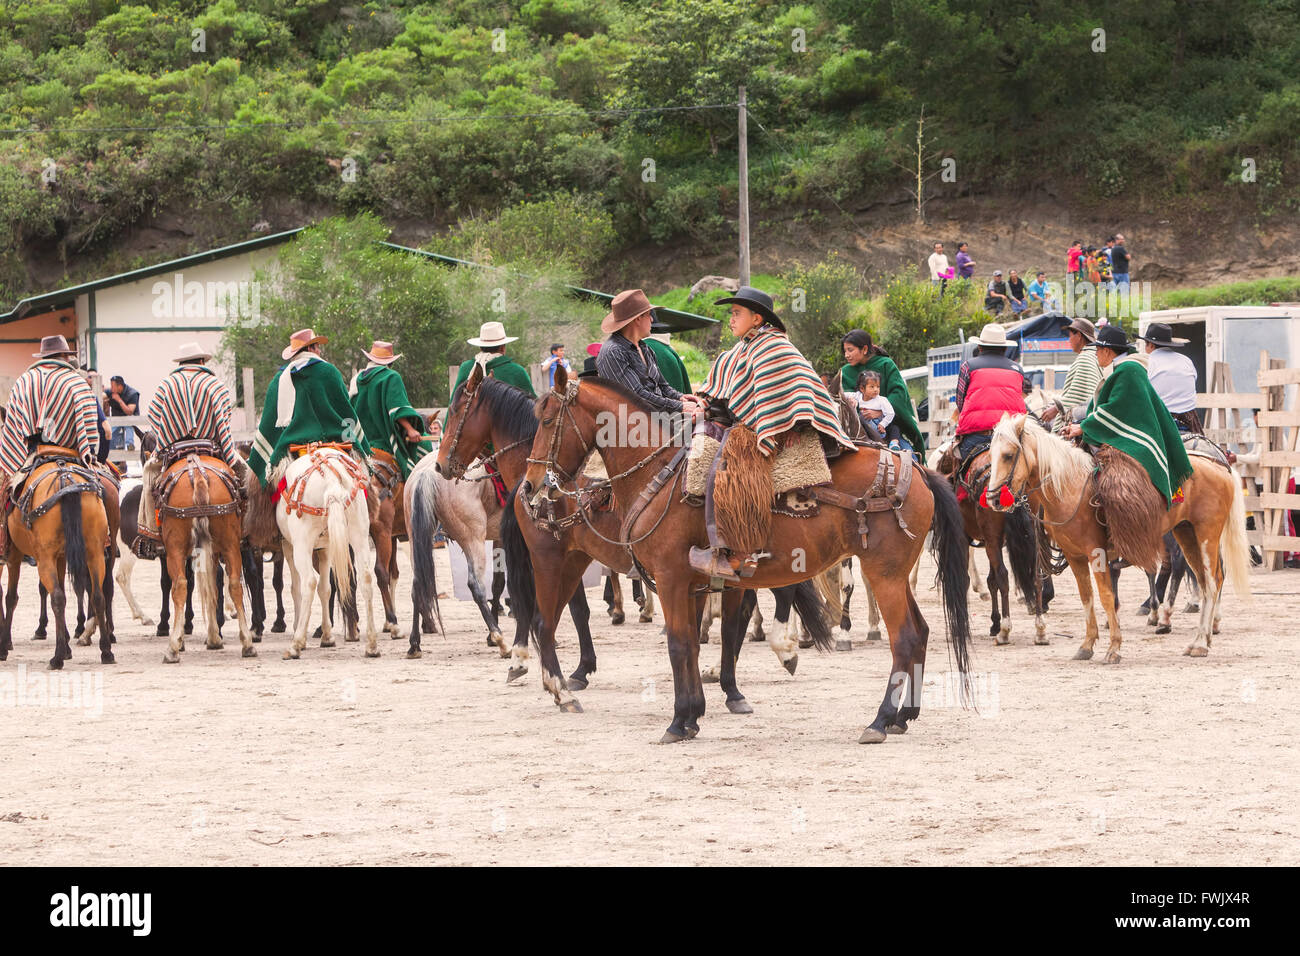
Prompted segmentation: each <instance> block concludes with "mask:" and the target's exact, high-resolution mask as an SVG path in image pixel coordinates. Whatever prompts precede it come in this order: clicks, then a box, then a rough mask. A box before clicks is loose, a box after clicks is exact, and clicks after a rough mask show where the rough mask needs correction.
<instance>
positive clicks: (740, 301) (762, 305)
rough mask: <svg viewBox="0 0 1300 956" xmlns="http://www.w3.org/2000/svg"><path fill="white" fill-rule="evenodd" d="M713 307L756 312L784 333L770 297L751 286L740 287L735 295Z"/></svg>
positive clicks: (782, 324) (782, 323)
mask: <svg viewBox="0 0 1300 956" xmlns="http://www.w3.org/2000/svg"><path fill="white" fill-rule="evenodd" d="M713 304H714V305H730V304H734V305H743V306H744V307H745V308H747V309H749V310H750V311H751V312H757V313H758V314H759V315H761V316H762V317H763V318H764V319H765V320H766V321H768V322H769V323H771V324H772V325H775V326H776V327H777V328H778V329H780V330H781V331H782V332H784V331H785V323H784V322H782V321H781V318H780V316H778V315H777V314H776V309H775V308H773V305H772V297H771V296H770V295H768V294H767V293H766V292H762V291H760V290H758V289H755V288H754V287H753V286H749V285H742V286H741V287H740V288H739V289H737V290H736V294H735V295H729V296H727V297H726V298H724V299H718V300H716V301H715V302H714V303H713Z"/></svg>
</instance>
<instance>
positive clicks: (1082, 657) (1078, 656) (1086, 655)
mask: <svg viewBox="0 0 1300 956" xmlns="http://www.w3.org/2000/svg"><path fill="white" fill-rule="evenodd" d="M1074 659H1075V660H1076V661H1090V660H1092V651H1090V650H1087V649H1085V648H1082V647H1081V648H1079V649H1078V650H1077V651H1075V652H1074Z"/></svg>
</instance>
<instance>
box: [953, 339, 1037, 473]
mask: <svg viewBox="0 0 1300 956" xmlns="http://www.w3.org/2000/svg"><path fill="white" fill-rule="evenodd" d="M975 344H976V349H975V354H974V355H972V356H971V357H970V358H969V359H967V360H966V361H965V362H962V363H961V369H960V370H959V371H958V372H957V412H958V418H957V447H956V449H955V451H954V457H955V459H956V462H955V467H954V468H953V475H954V476H957V477H960V475H961V473H962V471H963V470H964V469H963V466H964V463H965V462H966V461H968V460H969V459H970V458H971V456H972V455H973V454H974V453H975V452H977V451H978V450H979V449H981V448H985V447H987V446H988V444H989V442H990V441H991V440H992V438H993V428H994V427H995V426H996V425H997V423H998V422H1000V421H1001V420H1002V416H1003V415H1023V414H1024V413H1025V398H1024V389H1023V385H1024V381H1025V373H1024V370H1023V369H1022V368H1021V367H1020V365H1019V364H1018V363H1017V362H1013V361H1012V360H1011V359H1009V358H1007V344H1008V343H1007V332H1006V329H1004V328H1003V327H1002V326H1001V325H998V324H997V323H996V322H990V323H989V324H988V325H986V326H984V328H983V329H981V330H980V335H979V338H977V339H976V340H975Z"/></svg>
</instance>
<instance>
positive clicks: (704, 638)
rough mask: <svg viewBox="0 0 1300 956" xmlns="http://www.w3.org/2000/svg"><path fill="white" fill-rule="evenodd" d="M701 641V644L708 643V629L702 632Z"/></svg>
mask: <svg viewBox="0 0 1300 956" xmlns="http://www.w3.org/2000/svg"><path fill="white" fill-rule="evenodd" d="M700 643H701V644H707V643H709V632H708V631H703V632H701V634H700Z"/></svg>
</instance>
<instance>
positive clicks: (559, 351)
mask: <svg viewBox="0 0 1300 956" xmlns="http://www.w3.org/2000/svg"><path fill="white" fill-rule="evenodd" d="M561 367H563V369H564V370H565V371H566V372H568V373H569V374H570V375H572V374H573V366H572V365H570V364H569V360H568V359H566V358H565V357H564V345H563V344H562V343H560V342H556V343H555V344H554V345H552V346H551V354H550V356H549V357H547V359H546V361H544V362H542V371H543V372H545V373H546V377H547V383H548V384H549V385H550V387H551V388H555V370H556V369H557V368H561Z"/></svg>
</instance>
